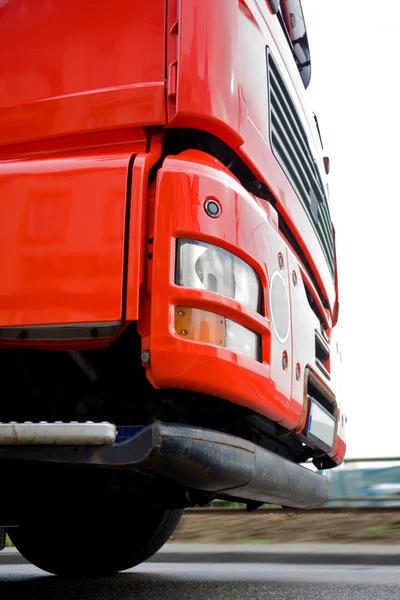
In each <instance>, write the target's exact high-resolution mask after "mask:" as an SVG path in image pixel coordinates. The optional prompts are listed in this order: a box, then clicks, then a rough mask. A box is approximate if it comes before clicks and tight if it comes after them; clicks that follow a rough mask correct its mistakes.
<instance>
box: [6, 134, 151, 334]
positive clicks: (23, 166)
mask: <svg viewBox="0 0 400 600" xmlns="http://www.w3.org/2000/svg"><path fill="white" fill-rule="evenodd" d="M142 135H143V134H142ZM145 148H146V140H145V139H144V136H143V139H142V140H141V141H137V142H136V143H133V142H132V143H130V144H129V145H127V144H126V145H125V146H124V145H121V146H120V148H119V149H118V150H116V149H115V148H113V149H112V150H111V149H108V150H107V149H104V150H102V151H99V150H98V149H96V151H93V150H87V151H86V152H83V151H82V150H81V151H80V152H79V153H76V154H73V153H71V152H70V153H68V154H66V153H63V154H61V153H58V154H56V153H55V154H53V155H52V156H51V157H49V156H47V157H36V158H32V159H25V160H21V159H16V160H10V161H3V162H0V222H1V234H0V256H1V259H0V260H1V275H2V276H1V284H0V327H15V326H20V325H45V324H65V323H82V322H83V323H86V322H102V321H103V322H109V321H118V320H120V319H121V317H122V288H123V268H124V237H125V223H126V211H127V182H128V170H129V169H130V161H131V157H132V156H134V155H135V154H137V153H139V152H144V151H145ZM131 233H132V242H131V251H132V252H134V253H136V256H137V260H139V257H140V256H139V255H140V248H139V244H140V242H141V238H140V236H139V235H136V236H135V235H134V232H131ZM136 291H137V290H136Z"/></svg>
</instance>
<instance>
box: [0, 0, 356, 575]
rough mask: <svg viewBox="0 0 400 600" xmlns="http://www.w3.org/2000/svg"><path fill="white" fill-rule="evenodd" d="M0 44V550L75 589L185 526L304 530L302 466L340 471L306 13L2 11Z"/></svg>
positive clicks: (325, 203)
mask: <svg viewBox="0 0 400 600" xmlns="http://www.w3.org/2000/svg"><path fill="white" fill-rule="evenodd" d="M0 33H1V35H0V82H1V83H0V215H1V219H0V255H1V256H2V260H1V261H0V274H1V278H0V358H1V360H0V372H1V378H2V382H3V389H4V392H3V394H2V398H1V400H0V421H1V423H0V470H1V472H2V474H3V480H4V481H7V490H8V491H7V497H6V498H3V499H2V500H1V501H0V525H1V524H3V526H4V527H7V531H8V533H9V535H10V537H11V539H12V540H13V541H14V543H15V544H16V546H17V547H18V548H19V549H20V551H21V552H22V553H23V554H24V555H25V556H26V557H27V558H28V559H29V560H31V561H32V562H33V563H34V564H37V565H38V566H40V567H41V568H43V569H45V570H48V571H50V572H54V573H79V574H93V573H109V572H115V571H118V570H121V569H124V568H128V567H131V566H134V565H135V564H137V563H139V562H141V561H142V560H145V559H146V558H147V557H148V556H150V555H151V554H152V553H153V552H155V551H156V550H157V549H158V548H159V547H160V546H161V545H162V544H163V543H164V542H165V541H166V540H167V539H168V537H169V535H170V534H171V533H172V531H173V529H174V528H175V526H176V524H177V522H178V520H179V517H180V515H181V513H182V510H183V509H184V508H185V507H186V506H194V505H198V504H200V505H204V504H207V503H208V502H211V501H212V500H214V499H215V498H222V499H232V498H233V499H235V500H240V501H242V502H245V503H247V504H248V506H249V507H256V506H258V505H261V504H263V503H266V502H267V503H268V502H269V503H274V504H281V505H283V506H292V507H296V508H313V507H317V506H321V505H323V504H324V503H325V502H326V501H327V498H328V480H327V478H326V477H324V476H323V475H321V474H318V473H315V472H313V471H312V470H310V469H308V468H305V467H304V466H302V464H303V463H304V462H306V461H311V462H313V463H314V465H315V467H316V468H317V469H330V468H333V467H335V466H337V465H339V464H341V462H342V461H343V459H344V455H345V448H346V445H345V423H346V418H345V415H344V413H343V409H342V405H341V399H340V347H339V343H338V336H337V321H338V312H339V295H338V273H337V265H336V248H335V232H334V226H333V224H332V221H331V217H330V211H329V193H328V187H327V171H328V170H329V169H328V168H327V164H328V162H327V161H326V160H325V161H324V157H323V153H322V148H321V143H320V137H319V134H318V129H317V124H316V121H315V118H314V115H313V113H312V111H311V107H310V106H309V104H308V100H307V90H306V88H307V86H308V83H309V81H310V77H311V58H310V49H309V45H308V39H307V31H306V24H305V20H304V15H303V12H302V8H301V2H300V1H299V0H281V1H280V2H279V1H277V0H221V1H219V2H215V1H214V0H191V1H190V2H189V1H186V0H153V1H152V2H151V3H143V2H141V1H140V0H119V2H118V3H117V4H116V5H115V6H114V7H113V8H111V5H110V3H109V2H106V0H99V1H98V2H97V4H96V10H95V11H93V5H92V3H91V2H90V0H83V1H82V0H69V2H64V1H63V0H52V1H51V2H39V1H38V0H8V1H7V2H5V3H4V2H3V3H2V4H1V6H0ZM28 489H30V490H32V489H34V490H35V493H34V494H32V496H31V497H29V498H28V497H27V495H26V491H27V490H28ZM82 507H85V509H84V510H82ZM105 527H106V528H108V529H109V530H110V531H111V532H112V537H113V539H114V544H113V545H112V548H111V547H110V548H109V549H108V550H105V549H104V543H101V539H102V537H103V532H104V528H105ZM73 531H79V532H80V533H79V536H80V539H82V536H83V537H84V543H83V544H82V549H81V550H80V549H79V548H78V549H77V548H75V547H74V541H73V538H74V535H72V536H71V535H70V534H71V532H73ZM127 532H128V533H127ZM129 532H131V533H132V536H130V535H129ZM77 535H78V534H77ZM133 538H135V541H134V542H132V539H133ZM115 540H117V542H118V543H116V542H115ZM115 544H116V545H117V546H118V548H120V550H118V552H115ZM72 550H73V551H72ZM71 556H72V558H71Z"/></svg>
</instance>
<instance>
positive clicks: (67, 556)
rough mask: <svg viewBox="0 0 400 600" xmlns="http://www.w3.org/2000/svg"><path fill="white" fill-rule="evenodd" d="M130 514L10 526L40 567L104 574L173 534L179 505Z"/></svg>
mask: <svg viewBox="0 0 400 600" xmlns="http://www.w3.org/2000/svg"><path fill="white" fill-rule="evenodd" d="M131 512H132V514H129V516H128V515H127V518H126V520H125V521H124V520H123V519H121V515H119V518H118V517H117V521H109V522H102V521H101V520H97V519H96V523H94V522H93V520H91V522H90V521H89V522H88V521H86V522H83V523H82V524H79V525H78V524H76V522H75V523H71V522H69V523H60V522H58V523H52V524H45V525H37V526H33V527H32V526H23V527H15V528H10V529H8V531H7V533H8V535H9V536H10V539H11V541H12V542H13V544H14V546H15V547H16V548H17V550H19V552H20V553H21V554H22V555H23V556H24V557H25V558H26V559H27V560H28V561H29V562H31V563H32V564H34V565H35V566H36V567H39V568H40V569H42V570H43V571H48V572H49V573H53V574H55V575H77V576H101V575H111V574H114V573H117V572H118V571H124V570H125V569H130V568H132V567H134V566H135V565H138V564H139V563H141V562H143V561H145V560H146V559H148V558H150V556H152V555H153V554H155V553H156V552H157V550H159V549H160V548H161V547H162V546H163V545H164V544H165V542H166V541H167V540H168V539H169V537H170V536H171V535H172V533H173V531H174V530H175V528H176V526H177V525H178V523H179V520H180V518H181V515H182V512H183V511H182V510H181V509H175V510H164V509H159V508H158V509H156V508H152V509H145V508H142V509H138V507H134V508H132V510H131Z"/></svg>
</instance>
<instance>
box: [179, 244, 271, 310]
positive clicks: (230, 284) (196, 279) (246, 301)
mask: <svg viewBox="0 0 400 600" xmlns="http://www.w3.org/2000/svg"><path fill="white" fill-rule="evenodd" d="M177 256H178V261H177V273H176V283H177V284H178V285H184V286H186V287H190V288H195V289H198V290H208V291H210V292H217V293H218V294H221V295H222V296H227V297H228V298H233V299H234V300H237V302H240V303H241V304H243V305H244V306H247V307H248V308H252V309H253V310H256V311H258V312H260V309H261V298H262V294H261V283H260V280H259V278H258V275H257V273H256V272H255V270H254V269H253V268H252V267H250V265H248V264H247V263H246V262H244V260H242V259H241V258H239V257H238V256H235V255H234V254H232V253H231V252H227V251H226V250H223V248H219V247H218V246H214V245H212V244H207V243H205V242H198V241H195V240H185V239H180V240H178V247H177Z"/></svg>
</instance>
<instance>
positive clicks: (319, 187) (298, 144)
mask: <svg viewBox="0 0 400 600" xmlns="http://www.w3.org/2000/svg"><path fill="white" fill-rule="evenodd" d="M267 64H268V83H269V86H268V87H269V107H270V139H271V147H272V151H273V153H274V155H275V158H276V159H277V160H278V162H279V164H280V165H281V167H282V169H283V170H284V171H285V173H286V175H287V177H288V179H289V181H290V182H291V184H292V186H293V188H294V190H295V191H296V193H297V195H298V197H299V198H300V200H301V202H302V204H303V206H304V208H305V210H306V212H307V214H308V216H309V218H310V220H311V222H312V224H313V226H314V229H315V231H316V234H317V236H318V238H319V240H320V243H321V246H322V249H323V251H324V254H325V257H326V260H327V262H328V265H329V268H330V271H331V273H332V274H333V273H334V249H333V231H332V223H331V219H330V214H329V207H328V202H327V198H326V195H325V189H324V185H323V182H322V179H321V176H320V173H319V170H318V166H317V165H316V163H315V161H314V157H313V155H312V152H311V149H310V146H309V143H308V138H307V134H306V131H305V129H304V127H303V125H302V122H301V120H300V117H299V114H298V112H297V110H296V107H295V105H294V102H293V100H292V98H291V95H290V93H289V91H288V89H287V87H286V84H285V82H284V80H283V78H282V76H281V74H280V72H279V70H278V68H277V66H276V64H275V62H274V61H273V59H272V56H271V53H270V52H269V51H268V50H267Z"/></svg>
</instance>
